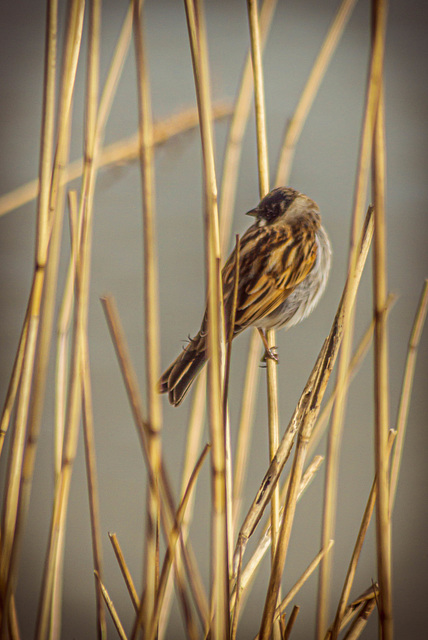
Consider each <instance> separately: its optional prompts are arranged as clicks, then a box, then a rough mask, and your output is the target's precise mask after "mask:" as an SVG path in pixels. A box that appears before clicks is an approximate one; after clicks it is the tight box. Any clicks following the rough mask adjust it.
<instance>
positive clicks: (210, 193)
mask: <svg viewBox="0 0 428 640" xmlns="http://www.w3.org/2000/svg"><path fill="white" fill-rule="evenodd" d="M185 6H186V17H187V26H188V32H189V41H190V48H191V54H192V63H193V74H194V79H195V88H196V96H197V101H198V110H199V121H200V131H201V142H202V155H203V169H204V191H205V215H204V229H205V258H206V290H207V293H208V292H209V295H208V305H207V308H208V337H207V346H208V354H209V356H210V360H209V363H208V382H209V384H208V397H209V425H210V437H211V443H212V455H211V461H212V495H213V504H212V511H211V514H212V522H211V526H212V552H211V558H212V588H211V612H212V618H211V619H212V627H211V632H212V637H213V638H225V637H227V636H228V635H229V608H228V603H229V579H228V566H229V561H228V543H227V540H228V532H227V514H226V500H227V497H226V453H225V440H224V433H223V416H222V413H223V412H222V398H221V396H222V389H221V387H222V385H221V378H222V362H221V341H222V327H221V322H220V309H222V290H221V278H220V245H219V228H218V212H217V186H216V176H215V166H214V151H213V139H212V127H211V119H212V115H211V98H210V88H209V72H208V55H207V44H206V31H205V22H204V17H203V14H202V6H201V2H200V0H195V1H193V0H186V1H185Z"/></svg>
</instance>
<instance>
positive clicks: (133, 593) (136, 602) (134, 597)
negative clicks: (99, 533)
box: [108, 532, 140, 612]
mask: <svg viewBox="0 0 428 640" xmlns="http://www.w3.org/2000/svg"><path fill="white" fill-rule="evenodd" d="M108 537H109V538H110V542H111V544H112V546H113V551H114V554H115V556H116V560H117V562H118V564H119V567H120V570H121V572H122V576H123V579H124V580H125V584H126V588H127V589H128V593H129V596H130V598H131V602H132V605H133V607H134V609H135V611H136V612H138V609H139V608H140V599H139V597H138V593H137V590H136V588H135V585H134V581H133V579H132V576H131V572H130V571H129V569H128V565H127V564H126V562H125V558H124V556H123V553H122V549H121V548H120V544H119V541H118V539H117V535H116V534H115V533H110V532H109V534H108Z"/></svg>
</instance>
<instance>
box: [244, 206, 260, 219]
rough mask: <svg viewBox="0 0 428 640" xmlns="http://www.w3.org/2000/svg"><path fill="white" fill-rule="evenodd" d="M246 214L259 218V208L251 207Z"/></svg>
mask: <svg viewBox="0 0 428 640" xmlns="http://www.w3.org/2000/svg"><path fill="white" fill-rule="evenodd" d="M245 215H246V216H252V217H253V218H257V216H258V215H259V210H258V209H257V208H256V209H251V211H247V213H246V214H245Z"/></svg>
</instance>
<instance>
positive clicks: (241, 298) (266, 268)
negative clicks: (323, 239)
mask: <svg viewBox="0 0 428 640" xmlns="http://www.w3.org/2000/svg"><path fill="white" fill-rule="evenodd" d="M315 232H316V230H315V229H314V228H311V227H306V228H299V229H297V230H296V229H293V228H292V227H291V226H289V225H281V227H278V228H277V227H273V228H272V227H270V228H269V227H267V228H265V227H256V225H253V226H252V227H250V229H248V231H247V232H246V233H245V234H244V236H243V237H242V240H241V252H240V260H239V277H238V298H237V307H236V315H235V331H234V333H235V334H236V333H239V332H240V331H242V330H243V329H245V328H246V327H248V326H250V325H253V324H255V323H256V322H258V321H259V320H261V319H262V318H264V317H266V316H267V315H269V314H270V313H271V312H272V311H274V310H275V309H276V308H277V307H278V306H279V305H280V304H282V303H283V302H284V300H285V299H286V298H287V297H288V296H289V295H290V293H291V292H292V291H293V290H294V289H295V287H296V286H297V285H298V284H300V282H302V281H303V280H304V279H305V278H306V276H307V275H308V273H309V272H310V270H311V269H312V267H313V265H314V263H315V260H316V254H317V244H316V239H315ZM234 278H235V251H234V252H233V253H232V255H231V256H230V258H229V260H228V261H227V263H226V264H225V266H224V269H223V273H222V280H223V293H224V302H225V308H226V318H227V319H228V317H229V315H230V313H231V308H232V304H233V302H232V301H233V291H234Z"/></svg>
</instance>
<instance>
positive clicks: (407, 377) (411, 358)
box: [389, 280, 428, 514]
mask: <svg viewBox="0 0 428 640" xmlns="http://www.w3.org/2000/svg"><path fill="white" fill-rule="evenodd" d="M427 309H428V280H425V283H424V286H423V288H422V293H421V297H420V299H419V304H418V308H417V311H416V315H415V320H414V322H413V327H412V331H411V333H410V339H409V346H408V350H407V357H406V365H405V368H404V375H403V383H402V389H401V394H400V404H399V407H398V415H397V426H396V431H397V438H396V442H395V448H394V455H393V459H392V464H391V481H390V496H389V497H390V504H389V510H390V514H392V511H393V509H394V501H395V494H396V490H397V482H398V475H399V472H400V465H401V456H402V453H403V445H404V436H405V434H406V426H407V417H408V413H409V404H410V396H411V393H412V386H413V376H414V373H415V366H416V356H417V350H418V346H419V340H420V337H421V334H422V329H423V327H424V323H425V318H426V314H427Z"/></svg>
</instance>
